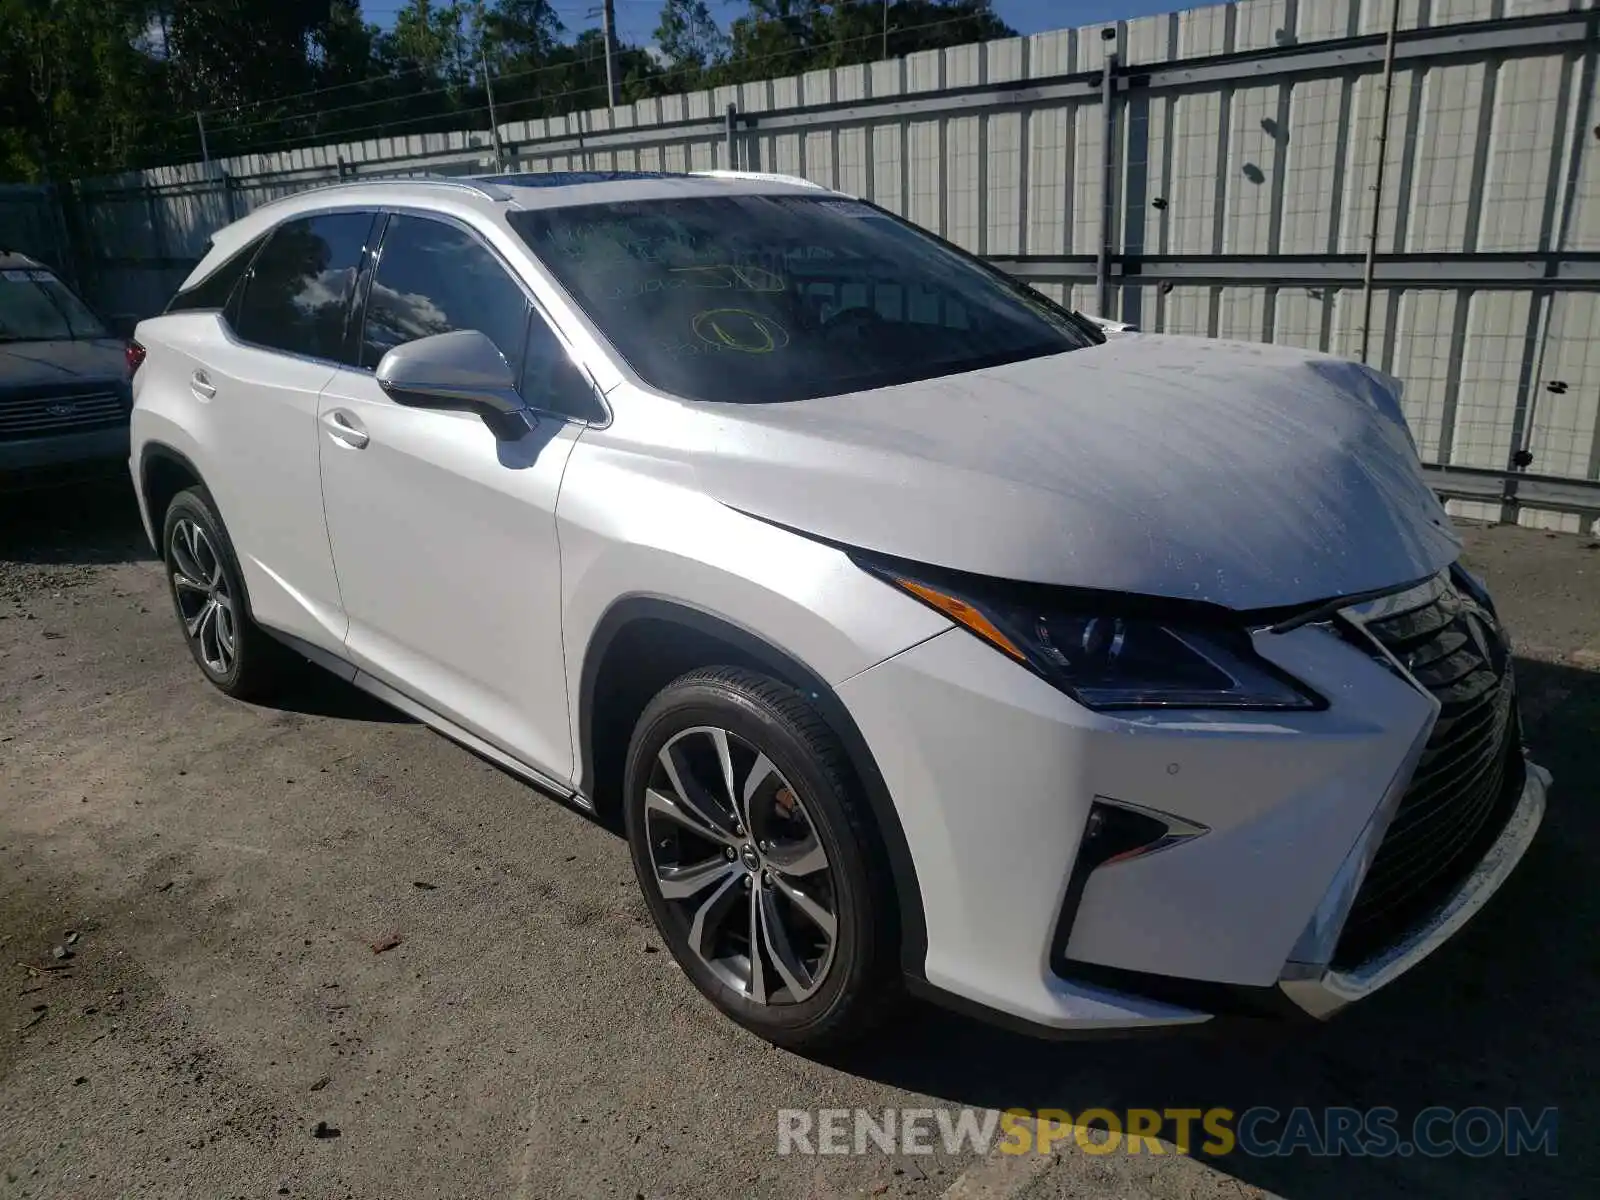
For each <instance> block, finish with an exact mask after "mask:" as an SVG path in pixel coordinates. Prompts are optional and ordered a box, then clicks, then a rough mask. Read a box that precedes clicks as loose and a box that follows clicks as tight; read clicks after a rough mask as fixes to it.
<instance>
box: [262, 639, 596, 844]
mask: <svg viewBox="0 0 1600 1200" xmlns="http://www.w3.org/2000/svg"><path fill="white" fill-rule="evenodd" d="M261 628H262V630H263V632H265V633H267V634H270V635H271V636H272V637H273V638H274V639H276V640H277V641H279V642H282V643H283V644H284V645H285V646H287V647H288V648H289V649H291V650H293V651H294V652H295V653H296V654H298V655H300V656H302V657H303V658H305V659H306V660H307V661H309V662H311V663H314V664H315V665H316V666H319V667H321V668H323V669H324V670H326V671H329V672H331V673H332V674H334V675H337V676H338V677H339V678H340V679H342V680H344V681H345V682H346V683H352V684H354V685H355V686H356V687H358V688H360V689H361V690H362V691H364V692H366V693H368V694H369V695H371V696H374V697H376V698H377V699H379V700H382V701H383V702H384V703H385V704H387V705H388V706H389V707H390V708H397V709H399V710H400V711H401V712H403V713H405V714H406V716H408V717H412V718H414V719H416V720H418V721H420V722H422V723H423V724H424V725H426V726H428V727H429V728H430V729H432V730H434V731H435V732H436V733H442V734H443V735H444V736H445V737H447V738H449V739H450V740H451V741H452V742H455V743H456V744H457V745H459V746H462V747H464V748H465V749H467V750H470V751H472V753H474V754H476V755H477V756H478V757H480V758H483V759H487V760H488V761H489V762H491V763H493V764H494V765H495V766H497V767H499V768H500V769H501V770H503V771H506V772H509V773H510V774H512V775H515V776H516V777H517V778H518V779H521V780H522V781H523V782H525V783H530V784H532V785H533V786H534V787H536V788H538V789H539V790H540V791H542V792H547V793H549V794H550V795H552V796H554V797H556V799H558V800H560V801H561V802H562V803H564V804H570V805H571V806H572V807H573V808H576V809H578V810H579V811H580V812H583V813H586V814H588V815H590V816H593V815H594V801H593V800H591V799H590V798H589V797H588V796H585V795H584V794H583V793H582V792H580V791H578V790H577V789H576V788H574V787H572V785H571V784H566V783H558V782H557V781H556V780H555V779H553V778H551V777H550V776H549V775H546V774H545V773H544V772H543V771H541V770H539V769H538V768H537V767H534V766H530V765H529V764H527V763H525V762H523V761H522V760H521V759H519V758H517V757H516V756H515V755H513V754H511V753H509V752H507V751H505V750H502V749H501V748H500V747H499V746H496V745H494V744H493V743H492V742H488V741H486V740H484V739H483V738H481V737H479V736H478V735H477V734H475V733H472V732H470V731H469V730H466V729H463V728H462V727H461V726H460V725H457V724H456V723H455V722H454V721H452V720H450V718H449V717H445V716H441V715H440V714H439V713H437V712H435V711H434V710H433V709H431V708H429V707H428V706H427V705H426V704H424V703H422V702H421V701H420V700H415V699H413V698H412V697H410V696H408V695H406V694H405V693H404V692H402V691H400V690H399V689H398V688H394V687H391V686H390V685H389V684H387V683H385V682H384V681H383V680H381V679H377V678H374V677H373V676H372V675H369V674H368V673H367V672H365V671H363V670H362V669H361V668H360V667H358V666H356V665H355V664H354V663H352V662H349V661H347V660H345V659H343V658H340V657H339V656H338V655H337V654H332V653H329V652H328V651H327V650H324V649H322V647H320V646H313V645H312V644H311V643H310V642H307V641H304V640H302V639H301V638H297V637H295V636H294V635H292V634H288V633H283V632H281V631H279V630H276V629H268V628H267V627H266V626H262V627H261Z"/></svg>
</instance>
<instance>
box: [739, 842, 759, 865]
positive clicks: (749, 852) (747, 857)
mask: <svg viewBox="0 0 1600 1200" xmlns="http://www.w3.org/2000/svg"><path fill="white" fill-rule="evenodd" d="M739 861H740V862H742V863H743V864H744V869H745V870H747V871H759V870H760V869H761V856H760V855H759V854H757V853H756V848H755V847H754V846H752V845H750V843H749V842H746V843H745V845H744V849H742V850H740V851H739Z"/></svg>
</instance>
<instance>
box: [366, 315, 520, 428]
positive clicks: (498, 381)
mask: <svg viewBox="0 0 1600 1200" xmlns="http://www.w3.org/2000/svg"><path fill="white" fill-rule="evenodd" d="M376 377H377V380H378V386H379V387H381V388H382V389H383V391H384V394H385V395H387V396H388V397H389V398H390V399H391V400H393V401H394V402H395V403H396V404H407V405H410V406H412V407H414V408H446V409H460V408H469V409H472V410H473V411H474V412H476V413H478V414H479V415H480V416H481V417H483V421H484V424H486V425H488V426H489V428H490V429H491V430H493V431H494V435H495V437H497V438H502V439H504V440H506V441H515V440H516V439H517V438H520V437H521V436H522V435H523V434H525V433H527V432H528V431H529V430H530V429H532V428H533V427H534V425H535V424H536V423H537V418H536V417H535V416H534V415H533V413H531V412H530V411H528V406H527V404H526V402H524V400H523V399H522V397H521V396H520V395H518V394H517V384H516V380H515V379H513V378H512V375H511V366H510V364H509V363H507V362H506V360H505V355H503V354H501V353H500V351H499V350H498V349H496V348H495V344H494V343H493V342H491V341H490V340H489V339H488V338H487V337H485V336H484V335H483V334H482V333H479V332H478V331H477V330H476V329H458V330H456V331H455V332H454V333H437V334H434V335H433V336H432V337H425V338H418V339H417V340H416V341H414V342H406V343H405V344H404V345H401V346H396V347H395V348H394V349H393V350H391V351H389V353H387V354H385V355H384V356H383V358H382V360H381V361H380V362H379V363H378V369H377V372H376Z"/></svg>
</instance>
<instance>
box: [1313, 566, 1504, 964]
mask: <svg viewBox="0 0 1600 1200" xmlns="http://www.w3.org/2000/svg"><path fill="white" fill-rule="evenodd" d="M1364 625H1365V629H1366V632H1367V633H1368V634H1369V635H1370V636H1371V637H1372V638H1373V639H1375V640H1376V641H1377V643H1378V644H1379V645H1380V646H1382V647H1383V649H1384V650H1386V651H1387V652H1388V653H1389V655H1390V656H1392V657H1393V659H1394V660H1395V661H1396V662H1397V663H1399V665H1400V666H1401V667H1402V668H1403V669H1404V670H1405V672H1406V673H1407V674H1408V675H1409V676H1410V678H1411V679H1412V680H1414V681H1415V682H1416V683H1417V685H1418V686H1420V687H1423V688H1425V689H1427V690H1428V691H1429V692H1431V693H1432V694H1433V696H1434V697H1435V698H1436V699H1437V700H1438V701H1439V703H1440V706H1441V707H1440V712H1439V717H1438V720H1437V722H1436V723H1435V725H1434V727H1433V732H1432V734H1431V735H1430V736H1429V739H1428V744H1427V746H1426V747H1425V748H1424V750H1423V753H1422V757H1421V759H1420V760H1419V761H1418V763H1417V766H1416V770H1415V772H1414V773H1413V775H1412V777H1411V781H1410V783H1409V784H1408V785H1407V788H1406V791H1405V794H1404V795H1403V796H1402V797H1401V799H1400V803H1399V806H1398V808H1397V809H1396V811H1395V814H1394V818H1393V820H1392V821H1391V823H1390V825H1389V828H1388V830H1387V831H1386V833H1385V834H1384V838H1383V841H1382V843H1381V844H1380V845H1379V847H1378V852H1377V854H1376V856H1375V857H1374V858H1373V861H1372V866H1371V867H1370V868H1369V869H1368V871H1367V875H1366V878H1365V879H1364V880H1363V881H1362V884H1361V888H1360V890H1359V891H1358V892H1357V893H1356V899H1355V904H1354V906H1353V907H1352V908H1351V910H1350V915H1349V917H1348V918H1347V919H1346V921H1345V927H1344V931H1343V933H1342V934H1341V935H1340V938H1339V945H1338V948H1337V949H1336V950H1335V952H1334V960H1333V963H1334V966H1336V967H1349V966H1353V965H1356V964H1358V963H1361V962H1364V961H1366V960H1367V959H1369V958H1371V957H1372V956H1373V955H1374V954H1377V953H1379V952H1381V951H1382V950H1385V949H1387V948H1388V947H1389V946H1391V945H1393V944H1394V943H1395V942H1397V941H1398V940H1400V938H1401V937H1403V936H1404V935H1405V934H1406V933H1407V932H1408V931H1410V930H1411V929H1413V928H1415V927H1416V925H1417V924H1419V923H1420V922H1421V921H1423V920H1425V919H1426V918H1427V917H1428V916H1429V915H1430V914H1431V913H1432V912H1433V911H1434V910H1436V909H1437V908H1438V907H1439V906H1440V905H1442V904H1443V903H1444V902H1445V901H1446V900H1447V899H1448V898H1449V897H1450V895H1451V894H1452V893H1453V892H1454V890H1455V889H1456V887H1457V886H1458V885H1459V884H1460V883H1461V882H1462V881H1463V880H1464V879H1465V878H1466V876H1467V875H1468V874H1470V873H1471V871H1472V869H1473V867H1475V866H1476V865H1477V863H1478V862H1479V860H1481V859H1482V857H1483V855H1484V853H1485V852H1486V851H1487V850H1488V848H1489V846H1490V845H1492V844H1493V842H1494V839H1495V838H1496V837H1498V836H1499V834H1500V831H1501V829H1502V828H1504V826H1505V823H1506V820H1507V819H1508V818H1509V817H1510V814H1511V810H1512V809H1513V808H1514V807H1515V805H1516V801H1517V797H1518V796H1519V795H1520V794H1521V791H1522V784H1523V763H1522V745H1521V742H1522V738H1521V731H1520V727H1519V722H1518V717H1517V704H1516V683H1515V680H1514V678H1513V675H1512V670H1511V655H1510V649H1509V647H1508V646H1507V645H1506V641H1505V638H1504V636H1503V634H1502V633H1501V630H1500V627H1499V623H1498V622H1497V621H1496V620H1495V618H1494V616H1493V615H1492V614H1491V613H1489V612H1488V611H1487V610H1486V609H1484V608H1483V607H1481V606H1480V605H1479V604H1477V603H1476V602H1475V601H1474V600H1473V599H1472V598H1471V597H1470V596H1467V595H1465V594H1463V593H1462V592H1460V591H1458V590H1457V589H1456V587H1455V586H1454V584H1453V583H1451V582H1450V580H1449V578H1448V576H1444V575H1441V576H1439V577H1438V578H1436V579H1435V580H1433V581H1432V582H1431V583H1430V584H1428V585H1425V586H1424V587H1423V588H1421V589H1417V590H1416V591H1415V592H1413V593H1409V594H1408V595H1407V597H1405V598H1403V599H1401V600H1400V601H1399V602H1398V603H1396V604H1393V605H1391V606H1390V607H1389V608H1387V609H1383V610H1381V611H1379V612H1378V613H1377V614H1375V615H1371V616H1369V617H1368V618H1366V619H1365V621H1364Z"/></svg>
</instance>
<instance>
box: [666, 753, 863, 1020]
mask: <svg viewBox="0 0 1600 1200" xmlns="http://www.w3.org/2000/svg"><path fill="white" fill-rule="evenodd" d="M644 819H645V834H646V837H647V839H648V844H649V847H650V860H651V868H652V874H653V875H654V879H655V886H656V888H657V890H658V891H659V893H660V895H661V896H662V898H663V899H664V900H666V901H667V902H668V905H669V907H670V908H671V909H672V910H673V911H674V912H675V913H676V914H677V916H678V917H679V918H680V920H681V921H682V927H683V929H684V930H685V931H686V938H687V942H688V946H689V950H690V952H691V953H692V954H694V955H695V957H696V958H698V959H699V960H700V961H701V962H702V963H703V964H705V966H706V967H707V968H708V969H709V970H710V971H711V973H712V974H713V975H715V976H716V977H717V978H718V979H719V980H721V982H723V983H724V984H726V985H727V986H729V987H731V988H732V989H734V990H735V991H736V992H739V993H740V994H741V995H742V996H743V997H744V999H746V1000H747V1001H750V1002H752V1003H755V1004H763V1005H783V1004H797V1003H799V1002H801V1001H803V1000H806V999H808V998H809V997H811V996H813V995H815V994H816V992H817V990H818V989H819V988H820V987H821V986H822V984H823V982H824V981H825V980H826V978H827V975H828V970H829V968H830V967H831V966H832V964H833V958H834V948H835V944H836V938H837V933H838V914H837V905H836V895H837V892H836V888H835V880H834V873H833V868H832V866H831V864H830V863H829V861H828V856H827V852H826V851H825V850H824V848H823V846H822V842H821V839H820V838H819V837H818V836H817V829H816V826H815V824H814V823H813V822H812V819H811V815H810V813H808V812H807V811H806V807H805V804H804V803H803V802H802V801H801V799H800V796H799V793H798V792H797V791H796V790H795V789H794V787H793V786H791V785H790V783H789V781H788V780H787V779H785V778H784V776H783V773H782V772H780V771H779V770H778V768H777V767H776V766H775V765H774V764H773V763H772V760H771V759H769V758H768V757H767V756H766V755H765V754H763V753H762V752H761V751H760V750H759V749H757V748H756V747H755V746H753V745H751V744H750V743H749V742H747V741H745V740H744V739H743V738H740V737H739V736H738V735H736V734H734V733H732V732H730V731H728V730H726V729H719V728H715V727H711V726H696V727H694V728H692V729H685V730H683V731H682V732H680V733H678V734H676V735H675V736H674V737H673V738H672V739H671V740H670V741H668V742H667V744H666V745H665V746H663V747H662V748H661V751H660V753H659V754H658V755H657V756H656V761H655V763H654V764H653V765H652V769H651V773H650V781H649V784H648V785H647V787H646V790H645V797H644Z"/></svg>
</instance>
